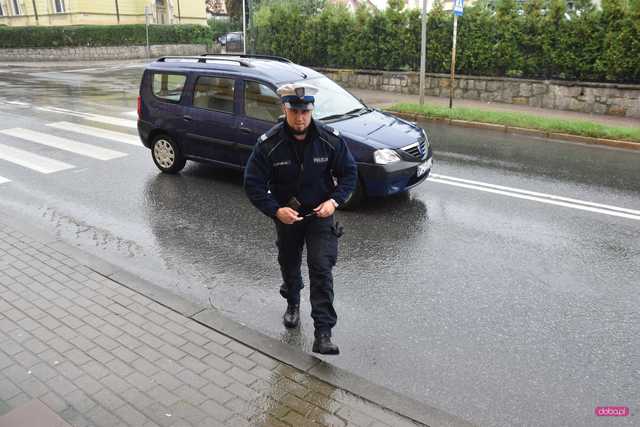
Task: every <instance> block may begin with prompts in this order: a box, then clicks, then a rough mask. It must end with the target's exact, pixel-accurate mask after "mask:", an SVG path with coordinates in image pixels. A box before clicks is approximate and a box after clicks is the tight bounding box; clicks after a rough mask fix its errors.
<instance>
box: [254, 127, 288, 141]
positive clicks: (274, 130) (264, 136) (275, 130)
mask: <svg viewBox="0 0 640 427" xmlns="http://www.w3.org/2000/svg"><path fill="white" fill-rule="evenodd" d="M281 128H282V123H278V124H277V125H275V126H274V127H272V128H271V129H269V130H268V131H266V132H265V133H263V134H262V135H260V137H259V138H258V140H259V141H260V142H265V141H266V140H267V139H269V138H271V137H272V136H274V135H276V134H277V133H278V131H280V129H281Z"/></svg>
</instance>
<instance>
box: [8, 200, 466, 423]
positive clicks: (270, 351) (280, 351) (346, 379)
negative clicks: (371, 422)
mask: <svg viewBox="0 0 640 427" xmlns="http://www.w3.org/2000/svg"><path fill="white" fill-rule="evenodd" d="M2 221H3V222H4V223H6V224H7V225H9V226H11V227H13V228H14V229H16V230H18V231H20V232H21V233H23V234H25V235H27V236H29V237H31V238H33V239H34V240H36V241H38V242H40V243H42V244H44V245H47V246H49V247H51V248H54V249H55V250H57V251H59V252H61V253H63V254H65V255H67V256H69V257H72V258H74V259H76V260H78V261H80V262H82V263H83V264H84V265H85V266H86V267H87V268H89V269H91V270H93V271H95V272H96V273H98V274H100V275H102V276H104V277H107V278H109V279H111V280H113V281H114V282H116V283H119V284H120V285H122V286H125V287H126V288H128V289H131V290H132V291H135V292H137V293H139V294H141V295H143V296H145V297H147V298H149V299H151V300H153V301H155V302H157V303H159V304H161V305H163V306H165V307H167V308H168V309H170V310H173V311H175V312H177V313H179V314H181V315H183V316H185V317H188V318H190V319H192V320H194V321H196V322H198V323H200V324H202V325H204V326H207V327H209V328H211V329H213V330H215V331H217V332H219V333H221V334H223V335H226V336H227V337H229V338H231V339H234V340H236V341H239V342H241V343H243V344H244V345H246V346H248V347H251V348H253V349H254V350H256V351H259V352H260V353H263V354H265V355H267V356H269V357H271V358H273V359H276V360H278V361H280V362H281V363H284V364H287V365H290V366H292V367H294V368H296V369H299V370H301V371H303V372H305V373H306V374H308V375H310V376H313V377H315V378H317V379H318V380H320V381H323V382H325V383H328V384H329V385H332V386H334V387H336V388H339V389H343V390H346V391H348V392H350V393H353V394H354V395H356V396H359V397H361V398H363V399H365V400H368V401H369V402H371V403H373V404H376V405H378V406H380V407H383V408H385V409H388V410H390V411H392V412H395V413H397V414H399V415H401V416H404V417H406V418H409V419H411V420H413V421H415V422H418V423H420V424H423V425H426V426H447V427H448V426H451V427H458V426H459V427H468V426H473V425H474V424H472V423H470V422H468V421H466V420H463V419H462V418H459V417H456V416H454V415H450V414H448V413H446V412H444V411H442V410H440V409H437V408H435V407H432V406H429V405H427V404H425V403H421V402H418V401H417V400H414V399H412V398H410V397H407V396H403V395H401V394H399V393H396V392H394V391H392V390H390V389H388V388H386V387H382V386H379V385H376V384H374V383H371V382H370V381H368V380H366V379H364V378H362V377H359V376H357V375H355V374H352V373H350V372H348V371H345V370H343V369H341V368H338V367H336V366H334V365H332V364H331V363H328V362H325V361H323V360H320V359H318V358H316V357H314V356H312V355H310V354H307V353H304V352H302V351H300V350H298V349H296V348H293V347H291V346H288V345H286V344H284V343H282V342H280V341H278V340H276V339H274V338H271V337H269V336H266V335H264V334H262V333H259V332H257V331H255V330H253V329H250V328H248V327H246V326H243V325H241V324H239V323H238V322H235V321H233V320H231V319H228V318H226V317H225V316H223V315H222V314H220V313H219V312H218V311H217V310H213V309H211V308H210V307H208V306H203V305H198V304H194V303H192V302H191V301H189V300H187V299H186V298H183V297H181V296H178V295H175V294H173V293H171V292H170V291H168V290H166V289H164V288H160V287H158V286H155V285H153V284H152V283H149V282H147V281H146V280H144V279H142V278H140V277H138V276H136V275H134V274H131V273H130V272H128V271H125V270H123V269H121V268H120V267H117V266H115V265H113V264H111V263H109V262H106V261H104V260H102V259H100V258H98V257H96V256H94V255H91V254H89V253H87V252H85V251H83V250H81V249H80V248H78V247H76V246H72V245H71V244H69V243H67V242H65V241H63V240H62V239H59V238H55V237H52V235H51V233H50V232H48V231H45V230H43V229H41V228H40V227H37V226H35V225H28V224H25V223H23V222H21V221H19V220H16V219H15V218H12V217H10V216H8V215H6V213H5V215H3V220H2Z"/></svg>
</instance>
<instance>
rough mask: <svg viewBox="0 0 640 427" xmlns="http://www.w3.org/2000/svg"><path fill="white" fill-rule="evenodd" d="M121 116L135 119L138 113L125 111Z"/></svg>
mask: <svg viewBox="0 0 640 427" xmlns="http://www.w3.org/2000/svg"><path fill="white" fill-rule="evenodd" d="M122 115H123V116H131V117H135V118H136V119H137V118H138V111H136V110H133V111H127V112H126V113H122Z"/></svg>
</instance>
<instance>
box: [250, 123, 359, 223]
mask: <svg viewBox="0 0 640 427" xmlns="http://www.w3.org/2000/svg"><path fill="white" fill-rule="evenodd" d="M309 132H310V133H309V135H308V137H307V147H306V149H305V151H304V161H303V166H304V167H303V172H302V179H301V180H300V182H299V181H298V177H299V172H300V166H299V164H298V159H297V157H296V152H295V146H294V145H293V144H296V143H299V142H297V141H295V140H294V139H293V138H292V137H291V136H290V135H289V132H288V131H287V130H286V128H285V124H284V122H282V123H278V124H277V125H275V126H274V127H273V128H271V129H270V130H269V131H267V132H266V133H265V134H264V135H262V136H261V137H260V138H258V142H257V144H256V145H255V146H254V148H253V153H252V154H251V157H249V161H248V163H247V167H246V169H245V175H244V188H245V191H246V193H247V196H249V200H251V203H253V205H254V206H255V207H257V208H258V209H260V210H261V211H262V212H263V213H264V214H265V215H267V216H270V217H275V215H276V211H277V210H278V209H279V208H281V207H285V206H287V203H288V201H289V200H290V199H291V197H293V196H295V197H296V198H297V199H298V201H299V202H300V203H301V205H302V207H301V208H300V209H299V212H300V213H301V214H305V213H308V212H310V211H312V210H313V209H314V208H316V207H317V206H318V205H319V204H320V203H322V202H325V201H327V200H329V199H334V200H335V201H336V202H338V204H342V203H344V202H345V201H346V200H347V198H348V197H349V195H350V194H351V193H352V192H353V191H354V190H355V187H356V180H357V179H358V176H357V174H358V172H357V167H356V163H355V161H354V160H353V157H352V156H351V153H350V152H349V149H348V148H347V145H346V144H345V142H344V140H343V139H342V138H341V137H340V136H339V133H338V132H337V131H335V130H333V129H332V128H330V127H329V126H327V125H324V124H322V123H320V122H318V121H316V120H312V122H311V125H310V126H309ZM300 160H302V159H300ZM334 177H335V178H336V180H337V185H335V182H334V179H333V178H334ZM298 186H299V187H300V188H299V191H298Z"/></svg>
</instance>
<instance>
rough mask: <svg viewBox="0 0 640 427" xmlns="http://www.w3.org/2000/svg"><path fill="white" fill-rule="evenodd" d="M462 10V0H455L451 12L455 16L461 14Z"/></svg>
mask: <svg viewBox="0 0 640 427" xmlns="http://www.w3.org/2000/svg"><path fill="white" fill-rule="evenodd" d="M463 10H464V0H455V3H454V5H453V13H454V14H455V15H457V16H462V11H463Z"/></svg>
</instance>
